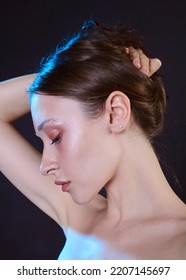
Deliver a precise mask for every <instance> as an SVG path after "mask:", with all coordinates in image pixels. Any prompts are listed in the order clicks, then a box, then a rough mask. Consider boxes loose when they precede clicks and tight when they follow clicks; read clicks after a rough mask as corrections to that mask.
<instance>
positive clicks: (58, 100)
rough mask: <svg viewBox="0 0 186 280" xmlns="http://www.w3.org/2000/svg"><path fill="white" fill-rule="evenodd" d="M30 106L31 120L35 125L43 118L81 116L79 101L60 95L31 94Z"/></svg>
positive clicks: (63, 118) (62, 118) (43, 119)
mask: <svg viewBox="0 0 186 280" xmlns="http://www.w3.org/2000/svg"><path fill="white" fill-rule="evenodd" d="M30 107H31V115H32V118H33V121H34V123H37V125H39V123H41V122H43V121H45V119H61V120H65V119H71V118H72V117H76V118H77V117H78V118H80V117H82V111H81V109H80V104H79V102H78V101H76V100H72V99H69V98H64V97H61V96H51V95H39V94H33V96H32V97H31V100H30Z"/></svg>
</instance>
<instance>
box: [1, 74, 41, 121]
mask: <svg viewBox="0 0 186 280" xmlns="http://www.w3.org/2000/svg"><path fill="white" fill-rule="evenodd" d="M35 77H36V74H29V75H25V76H21V77H17V78H13V79H9V80H6V81H4V82H1V83H0V120H1V121H5V122H12V121H14V120H16V119H18V118H20V117H21V116H23V115H25V114H26V113H28V112H29V111H30V106H29V94H28V93H27V89H28V88H29V86H30V85H31V83H32V81H33V80H34V78H35Z"/></svg>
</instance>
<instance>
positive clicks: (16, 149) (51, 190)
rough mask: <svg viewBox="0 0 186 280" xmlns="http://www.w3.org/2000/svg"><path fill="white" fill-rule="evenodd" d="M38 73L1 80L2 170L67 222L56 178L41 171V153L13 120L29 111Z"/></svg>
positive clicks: (47, 210) (41, 205)
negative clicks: (20, 132)
mask: <svg viewBox="0 0 186 280" xmlns="http://www.w3.org/2000/svg"><path fill="white" fill-rule="evenodd" d="M34 77H35V75H34V74H33V75H25V76H22V77H19V78H14V79H10V80H7V81H5V82H2V83H0V131H1V137H0V171H1V172H2V173H3V174H4V175H5V176H6V177H7V178H8V179H9V180H10V182H11V183H12V184H13V185H15V186H16V188H17V189H19V190H20V191H21V192H22V193H23V194H24V195H25V196H26V197H27V198H28V199H30V200H31V201H32V202H33V203H34V204H36V205H37V206H38V207H39V208H40V209H41V210H43V211H44V212H45V213H46V214H47V215H49V216H50V217H51V218H52V219H54V220H55V221H56V222H57V223H58V224H60V225H63V226H65V225H66V223H67V221H66V203H67V202H68V201H70V200H71V198H70V197H65V194H63V193H62V191H61V190H60V188H59V187H58V186H56V185H54V183H53V181H54V180H53V178H50V177H44V176H42V175H41V174H40V169H39V166H40V161H41V155H40V153H39V152H38V151H37V150H35V149H34V148H33V147H32V145H31V144H30V143H28V142H27V141H26V140H25V139H24V138H23V137H22V136H21V135H20V134H19V133H18V132H17V131H16V130H15V129H14V127H13V125H12V124H11V123H12V122H13V121H14V120H16V119H18V118H20V117H21V116H23V115H25V114H26V113H28V112H29V110H30V109H29V100H28V94H27V93H26V90H27V88H28V87H29V85H30V84H31V83H32V81H33V79H34Z"/></svg>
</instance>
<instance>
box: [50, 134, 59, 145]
mask: <svg viewBox="0 0 186 280" xmlns="http://www.w3.org/2000/svg"><path fill="white" fill-rule="evenodd" d="M60 141H61V134H58V135H57V137H56V138H54V139H53V140H52V141H51V142H50V145H53V144H56V143H60Z"/></svg>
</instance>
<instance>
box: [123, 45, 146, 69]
mask: <svg viewBox="0 0 186 280" xmlns="http://www.w3.org/2000/svg"><path fill="white" fill-rule="evenodd" d="M125 49H126V53H127V54H128V55H129V56H130V58H131V60H132V63H133V64H134V66H135V67H136V68H138V69H140V68H141V61H140V53H142V51H141V50H139V49H134V48H133V47H128V48H125Z"/></svg>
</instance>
